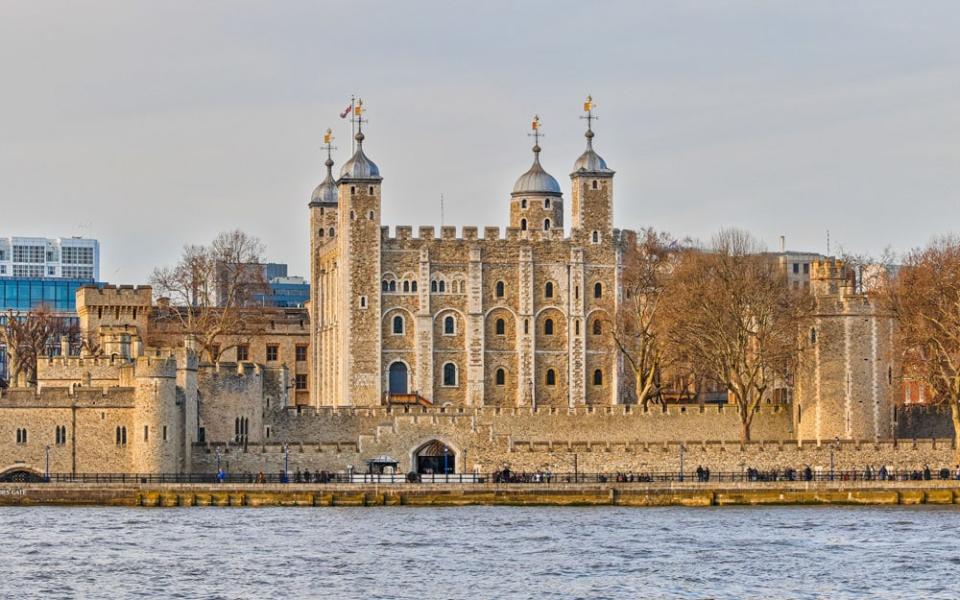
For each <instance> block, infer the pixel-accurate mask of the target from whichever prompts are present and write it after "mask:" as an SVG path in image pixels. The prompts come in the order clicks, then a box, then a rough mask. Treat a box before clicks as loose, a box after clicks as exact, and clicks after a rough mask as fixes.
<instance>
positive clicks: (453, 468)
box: [413, 440, 457, 475]
mask: <svg viewBox="0 0 960 600" xmlns="http://www.w3.org/2000/svg"><path fill="white" fill-rule="evenodd" d="M413 458H414V461H415V464H416V471H417V473H419V474H421V475H423V474H430V473H433V474H437V475H444V474H446V475H449V474H452V473H456V472H457V453H456V452H455V451H454V450H453V448H451V447H450V446H448V445H446V444H444V443H443V442H441V441H440V440H430V441H429V442H427V443H426V444H424V445H422V446H420V448H418V449H417V450H416V451H415V452H414V453H413Z"/></svg>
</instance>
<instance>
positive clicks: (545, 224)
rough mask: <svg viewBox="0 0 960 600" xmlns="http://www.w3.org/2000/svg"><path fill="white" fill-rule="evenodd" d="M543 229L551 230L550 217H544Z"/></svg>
mask: <svg viewBox="0 0 960 600" xmlns="http://www.w3.org/2000/svg"><path fill="white" fill-rule="evenodd" d="M543 230H544V231H549V230H550V219H544V220H543Z"/></svg>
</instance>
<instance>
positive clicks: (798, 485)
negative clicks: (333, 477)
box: [0, 480, 960, 507]
mask: <svg viewBox="0 0 960 600" xmlns="http://www.w3.org/2000/svg"><path fill="white" fill-rule="evenodd" d="M792 504H795V505H817V504H824V505H830V504H836V505H899V504H960V481H956V480H945V481H938V480H933V481H810V482H806V481H804V482H785V481H776V482H741V483H721V482H716V483H712V482H683V483H680V482H671V483H624V482H613V483H590V484H583V483H572V484H567V483H540V484H536V485H530V484H515V483H465V484H459V483H458V484H453V483H449V484H447V483H391V484H356V483H348V484H342V483H331V484H312V483H311V484H296V483H292V484H271V483H267V484H230V483H223V484H216V483H214V484H210V483H189V484H186V483H185V484H152V483H146V484H141V483H98V484H97V483H0V507H3V506H58V505H60V506H64V505H66V506H69V505H97V506H131V507H136V506H145V507H194V506H233V507H241V506H250V507H254V506H469V505H501V506H638V507H639V506H754V505H792Z"/></svg>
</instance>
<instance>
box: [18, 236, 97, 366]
mask: <svg viewBox="0 0 960 600" xmlns="http://www.w3.org/2000/svg"><path fill="white" fill-rule="evenodd" d="M99 279H100V243H99V242H98V241H97V240H93V239H87V238H77V237H71V238H34V237H0V326H3V325H4V323H5V321H6V319H8V318H9V316H10V314H11V313H13V314H14V315H17V314H21V313H24V312H27V311H29V310H31V309H35V308H37V307H38V306H41V305H43V306H46V307H47V308H49V309H50V310H51V311H53V312H54V313H55V314H56V315H57V316H58V317H60V318H62V319H64V324H65V327H66V328H67V329H71V328H72V327H73V326H74V325H75V324H76V321H77V305H76V297H77V289H79V288H80V287H83V286H85V285H91V284H97V283H98V282H99ZM51 348H59V346H58V345H57V341H56V340H51ZM6 376H7V352H6V348H4V347H3V346H2V344H0V382H2V381H3V380H4V379H6Z"/></svg>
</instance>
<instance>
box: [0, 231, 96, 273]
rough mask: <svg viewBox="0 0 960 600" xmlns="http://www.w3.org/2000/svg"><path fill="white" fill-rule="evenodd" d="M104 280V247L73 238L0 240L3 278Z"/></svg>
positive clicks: (9, 238) (0, 266)
mask: <svg viewBox="0 0 960 600" xmlns="http://www.w3.org/2000/svg"><path fill="white" fill-rule="evenodd" d="M7 277H19V278H30V279H46V278H54V279H75V280H80V281H98V280H99V279H100V243H99V242H98V241H97V240H92V239H87V238H79V237H71V238H34V237H0V278H7Z"/></svg>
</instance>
